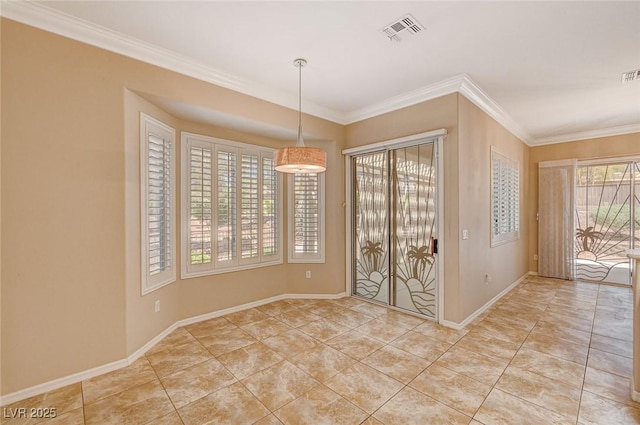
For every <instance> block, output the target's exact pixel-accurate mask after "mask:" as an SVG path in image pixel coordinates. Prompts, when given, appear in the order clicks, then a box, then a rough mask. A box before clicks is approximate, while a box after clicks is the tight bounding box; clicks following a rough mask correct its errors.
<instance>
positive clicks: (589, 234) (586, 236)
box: [576, 226, 603, 251]
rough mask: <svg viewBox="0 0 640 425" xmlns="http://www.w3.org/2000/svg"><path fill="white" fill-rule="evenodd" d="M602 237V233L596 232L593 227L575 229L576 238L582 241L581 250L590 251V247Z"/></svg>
mask: <svg viewBox="0 0 640 425" xmlns="http://www.w3.org/2000/svg"><path fill="white" fill-rule="evenodd" d="M602 236H603V234H602V232H597V231H596V230H595V229H594V228H593V226H589V227H587V228H586V229H577V231H576V238H578V239H580V240H581V241H582V250H583V251H591V247H592V246H593V244H594V243H595V242H596V241H597V240H598V239H601V238H602Z"/></svg>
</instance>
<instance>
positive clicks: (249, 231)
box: [240, 153, 260, 260]
mask: <svg viewBox="0 0 640 425" xmlns="http://www.w3.org/2000/svg"><path fill="white" fill-rule="evenodd" d="M241 158H242V159H241V165H240V166H241V178H240V181H241V190H240V219H241V223H242V248H241V258H242V259H243V260H248V259H252V258H256V259H257V258H258V255H259V253H258V227H259V221H258V211H259V208H258V205H259V203H258V202H259V199H258V187H259V186H258V163H259V159H260V155H259V154H248V153H243V154H242V155H241Z"/></svg>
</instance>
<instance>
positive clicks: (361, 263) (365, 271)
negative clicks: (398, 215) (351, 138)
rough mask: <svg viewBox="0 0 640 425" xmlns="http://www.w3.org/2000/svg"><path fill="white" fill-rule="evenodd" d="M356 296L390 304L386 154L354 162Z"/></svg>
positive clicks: (357, 158) (369, 155) (377, 154)
mask: <svg viewBox="0 0 640 425" xmlns="http://www.w3.org/2000/svg"><path fill="white" fill-rule="evenodd" d="M352 161H353V162H352V165H353V167H352V168H353V182H354V183H353V188H354V208H353V211H354V217H353V220H354V223H353V229H355V231H354V237H353V247H354V249H353V259H354V274H355V276H354V280H353V281H354V282H355V283H354V294H355V295H358V296H361V297H364V298H368V299H372V300H376V301H380V302H383V303H385V304H389V224H388V221H389V216H388V208H389V206H388V203H387V199H388V192H389V182H388V177H387V168H388V164H387V153H386V152H377V153H372V154H367V155H362V156H356V157H354V158H353V160H352Z"/></svg>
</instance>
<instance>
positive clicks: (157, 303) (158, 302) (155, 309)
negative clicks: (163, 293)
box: [153, 300, 160, 313]
mask: <svg viewBox="0 0 640 425" xmlns="http://www.w3.org/2000/svg"><path fill="white" fill-rule="evenodd" d="M153 309H154V311H155V312H156V313H157V312H159V311H160V300H157V301H156V302H155V304H154V306H153Z"/></svg>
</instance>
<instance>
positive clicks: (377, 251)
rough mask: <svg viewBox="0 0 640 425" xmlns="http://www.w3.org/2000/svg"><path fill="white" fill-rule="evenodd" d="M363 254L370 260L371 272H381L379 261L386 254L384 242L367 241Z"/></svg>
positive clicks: (362, 250)
mask: <svg viewBox="0 0 640 425" xmlns="http://www.w3.org/2000/svg"><path fill="white" fill-rule="evenodd" d="M361 252H362V255H364V256H365V257H367V259H368V260H369V263H370V264H371V270H372V271H373V270H376V271H379V269H378V261H380V257H381V256H382V253H383V252H384V251H383V250H382V242H371V241H367V242H366V243H365V245H364V246H363V247H362V249H361Z"/></svg>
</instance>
